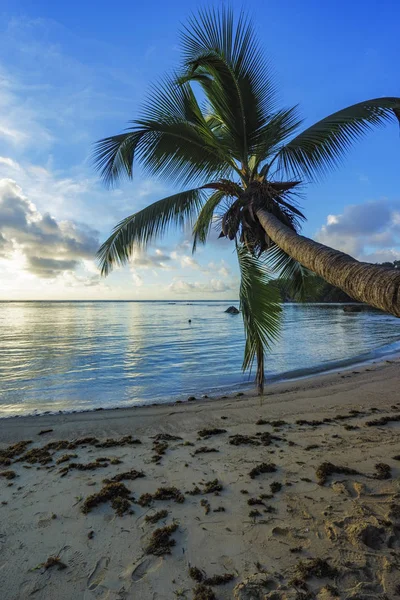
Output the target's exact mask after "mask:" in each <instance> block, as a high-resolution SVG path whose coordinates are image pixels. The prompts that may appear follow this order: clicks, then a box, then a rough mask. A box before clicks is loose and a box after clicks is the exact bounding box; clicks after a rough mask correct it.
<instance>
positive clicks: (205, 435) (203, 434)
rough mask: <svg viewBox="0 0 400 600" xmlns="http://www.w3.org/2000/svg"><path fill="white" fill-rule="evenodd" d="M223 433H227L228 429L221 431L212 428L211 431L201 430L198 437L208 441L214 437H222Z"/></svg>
mask: <svg viewBox="0 0 400 600" xmlns="http://www.w3.org/2000/svg"><path fill="white" fill-rule="evenodd" d="M221 433H226V429H220V428H218V427H214V428H210V429H201V430H200V431H198V432H197V435H198V436H199V437H201V438H203V439H207V438H209V437H211V436H213V435H220V434H221Z"/></svg>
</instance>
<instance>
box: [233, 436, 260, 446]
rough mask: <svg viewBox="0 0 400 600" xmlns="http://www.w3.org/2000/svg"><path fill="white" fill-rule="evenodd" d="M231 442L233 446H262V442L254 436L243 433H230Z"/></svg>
mask: <svg viewBox="0 0 400 600" xmlns="http://www.w3.org/2000/svg"><path fill="white" fill-rule="evenodd" d="M229 443H230V444H231V445H232V446H260V442H259V441H258V440H257V439H256V438H255V437H254V436H252V435H243V434H241V433H238V434H236V435H230V436H229Z"/></svg>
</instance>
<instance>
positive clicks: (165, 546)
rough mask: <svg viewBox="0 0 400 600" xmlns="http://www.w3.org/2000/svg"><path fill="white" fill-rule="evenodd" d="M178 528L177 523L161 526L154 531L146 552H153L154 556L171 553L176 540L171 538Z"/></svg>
mask: <svg viewBox="0 0 400 600" xmlns="http://www.w3.org/2000/svg"><path fill="white" fill-rule="evenodd" d="M177 529H178V525H177V524H176V523H172V525H167V526H166V527H160V528H159V529H156V530H155V531H153V534H152V536H151V538H150V542H149V543H148V545H147V547H146V549H145V552H146V554H153V555H154V556H163V555H164V554H171V548H172V547H173V546H175V544H176V541H175V540H174V539H171V535H172V534H173V533H174V531H176V530H177Z"/></svg>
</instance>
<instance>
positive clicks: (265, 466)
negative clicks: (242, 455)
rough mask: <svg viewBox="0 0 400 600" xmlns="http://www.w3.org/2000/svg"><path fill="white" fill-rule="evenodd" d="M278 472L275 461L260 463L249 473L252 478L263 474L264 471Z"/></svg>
mask: <svg viewBox="0 0 400 600" xmlns="http://www.w3.org/2000/svg"><path fill="white" fill-rule="evenodd" d="M275 472H276V466H275V465H274V464H273V463H260V464H259V465H256V466H255V467H254V468H253V469H251V471H250V472H249V475H250V477H251V479H254V478H255V477H257V475H261V474H262V473H275Z"/></svg>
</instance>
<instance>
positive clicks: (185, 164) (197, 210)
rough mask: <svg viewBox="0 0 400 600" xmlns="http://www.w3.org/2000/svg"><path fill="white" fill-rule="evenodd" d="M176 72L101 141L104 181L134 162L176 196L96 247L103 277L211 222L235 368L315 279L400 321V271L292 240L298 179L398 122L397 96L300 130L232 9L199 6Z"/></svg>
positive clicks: (260, 372) (264, 344)
mask: <svg viewBox="0 0 400 600" xmlns="http://www.w3.org/2000/svg"><path fill="white" fill-rule="evenodd" d="M181 50H182V58H183V60H182V64H181V66H180V68H179V71H178V72H177V73H176V74H174V75H169V76H167V77H165V79H164V80H163V81H162V82H160V83H157V84H155V85H154V86H153V87H152V89H151V90H150V94H149V96H148V99H147V101H146V103H145V105H144V106H143V109H142V112H141V114H140V115H139V116H138V117H137V118H136V119H135V120H134V121H132V122H131V124H130V126H129V128H128V129H127V130H126V131H125V132H123V133H121V134H118V135H114V136H111V137H107V138H105V139H102V140H100V141H99V142H98V143H97V145H96V148H95V163H96V166H97V168H98V169H99V170H100V172H101V176H102V178H103V179H104V181H105V182H106V183H107V184H115V183H116V182H117V181H118V180H119V179H120V178H121V177H124V176H127V177H128V178H131V177H132V174H133V166H134V163H138V164H140V165H141V166H142V168H143V169H144V171H145V172H146V173H147V174H148V175H151V176H156V177H161V178H163V179H164V180H165V181H166V182H168V183H169V184H170V185H172V186H174V187H179V188H181V190H182V191H178V192H177V193H175V194H173V195H172V196H169V197H167V198H163V199H162V200H159V201H158V202H155V203H154V204H151V205H150V206H148V207H146V208H145V209H143V210H141V211H139V212H137V213H135V214H132V215H130V216H128V217H126V218H125V219H124V220H123V221H121V222H120V223H119V224H118V225H117V226H116V227H115V228H114V230H113V232H112V234H111V235H110V237H109V238H108V239H107V240H106V241H105V242H104V244H103V245H102V246H101V248H100V250H99V252H98V259H99V263H100V266H101V270H102V273H103V275H107V274H108V273H109V272H110V271H111V270H112V269H113V267H115V266H118V265H121V264H124V263H126V262H127V261H128V260H129V258H130V256H131V254H132V251H133V250H134V248H135V247H137V246H139V247H142V248H144V247H146V246H147V245H148V244H149V243H150V242H152V241H153V240H154V239H155V238H157V237H160V236H162V235H163V234H165V233H166V231H167V230H168V228H169V227H170V226H188V225H189V226H190V227H191V228H192V232H193V251H195V250H196V248H197V246H198V245H199V244H204V243H206V241H207V239H208V237H209V234H210V231H211V229H212V227H216V228H217V229H218V231H219V232H220V236H222V237H226V238H228V239H229V240H231V241H232V242H233V243H234V244H235V247H236V251H237V257H238V261H239V268H240V276H241V283H240V291H239V295H240V308H241V313H242V317H243V321H244V326H245V336H246V345H245V353H244V360H243V368H244V369H251V367H252V365H253V363H254V362H256V364H257V373H256V381H257V385H258V388H259V391H260V392H262V391H263V385H264V378H265V377H264V356H265V353H266V352H267V351H268V349H269V348H270V346H271V344H272V343H273V342H274V341H275V340H276V339H277V337H278V336H279V326H280V316H281V307H280V302H281V296H280V293H279V290H280V287H279V285H271V282H272V281H274V280H275V279H276V278H278V279H281V280H283V281H284V282H285V287H286V288H287V289H288V293H289V294H290V297H291V298H294V299H304V298H305V297H306V295H307V290H310V286H311V287H312V286H313V285H314V284H315V283H319V282H320V280H315V274H316V275H317V276H318V277H319V278H320V277H322V278H323V279H324V280H325V281H326V282H328V284H330V285H331V286H335V287H337V288H339V289H340V290H342V291H343V292H344V293H345V294H347V295H348V296H349V297H351V298H354V299H355V300H357V301H361V302H365V303H367V304H370V305H371V306H374V307H376V308H380V309H382V310H385V311H387V312H389V313H391V314H393V315H395V316H400V300H399V298H400V271H399V270H398V269H391V268H386V267H383V266H377V265H371V264H367V263H362V262H359V261H357V260H356V259H354V258H352V257H350V256H348V255H346V254H344V253H342V252H339V251H337V250H334V249H332V248H328V247H327V246H324V245H322V244H320V243H317V242H315V241H313V240H310V239H308V238H306V237H304V236H301V235H300V230H301V224H302V222H303V221H304V220H305V218H306V217H305V215H304V214H303V212H302V211H301V210H300V208H299V205H298V197H299V193H300V192H301V191H302V190H303V187H304V184H305V183H306V182H309V181H313V180H316V179H319V178H320V177H321V176H323V175H324V174H325V173H326V172H327V171H329V170H331V169H333V168H335V167H336V166H337V165H338V164H339V163H340V162H341V160H342V158H343V157H344V156H345V154H346V152H347V151H348V150H349V148H350V147H351V146H352V144H353V142H355V141H356V140H357V139H358V138H361V137H362V136H363V135H364V134H366V133H368V132H369V131H370V130H371V129H372V127H374V126H377V127H378V126H382V125H384V124H385V123H387V122H389V121H394V122H396V121H398V120H399V117H400V98H397V97H385V98H377V99H372V100H366V101H363V102H359V103H357V104H354V105H352V106H349V107H347V108H344V109H343V110H339V111H338V112H335V113H334V114H332V115H330V116H328V117H326V118H324V119H322V120H321V121H319V122H317V123H316V124H315V125H312V126H311V127H308V128H307V129H305V130H303V131H301V132H300V133H298V131H299V128H300V126H301V124H302V119H301V117H300V115H299V111H298V108H297V106H294V107H289V108H281V107H279V106H278V105H277V94H276V84H275V83H274V81H273V76H272V72H271V69H270V67H269V65H268V63H267V62H266V60H265V59H264V56H263V53H262V51H261V49H260V46H259V43H258V41H257V39H256V35H255V33H254V30H253V27H252V24H251V23H250V21H249V20H248V19H247V17H246V16H245V15H243V14H240V15H239V17H238V19H235V17H234V14H233V12H232V11H231V10H230V9H226V8H222V9H221V10H220V11H214V10H209V11H208V10H206V11H203V12H200V13H199V15H198V16H197V17H192V18H191V19H190V20H189V22H188V24H187V26H186V27H184V28H183V30H182V32H181Z"/></svg>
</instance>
